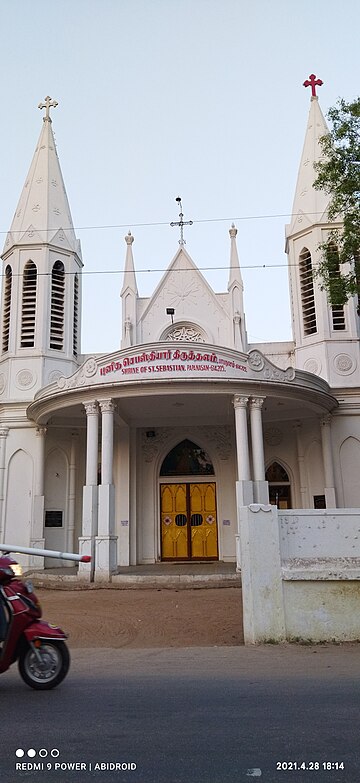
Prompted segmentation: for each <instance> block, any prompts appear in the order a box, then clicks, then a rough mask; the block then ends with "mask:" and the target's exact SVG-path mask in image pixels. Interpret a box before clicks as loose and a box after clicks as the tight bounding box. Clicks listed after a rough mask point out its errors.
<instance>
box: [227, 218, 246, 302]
mask: <svg viewBox="0 0 360 783" xmlns="http://www.w3.org/2000/svg"><path fill="white" fill-rule="evenodd" d="M229 235H230V270H229V282H228V291H230V288H231V287H232V285H233V284H234V283H236V284H237V285H240V287H241V289H242V291H243V290H244V284H243V281H242V277H241V270H240V263H239V256H238V251H237V244H236V236H237V228H236V227H235V223H232V224H231V228H230V229H229Z"/></svg>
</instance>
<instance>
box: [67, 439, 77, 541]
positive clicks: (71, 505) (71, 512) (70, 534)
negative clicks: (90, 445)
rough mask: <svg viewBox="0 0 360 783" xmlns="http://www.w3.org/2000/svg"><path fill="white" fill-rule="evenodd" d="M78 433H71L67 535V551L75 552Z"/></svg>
mask: <svg viewBox="0 0 360 783" xmlns="http://www.w3.org/2000/svg"><path fill="white" fill-rule="evenodd" d="M77 441H78V433H77V432H72V433H71V447H70V466H69V502H68V529H67V536H66V551H67V552H74V551H75V550H74V547H75V535H74V534H75V503H76V450H77Z"/></svg>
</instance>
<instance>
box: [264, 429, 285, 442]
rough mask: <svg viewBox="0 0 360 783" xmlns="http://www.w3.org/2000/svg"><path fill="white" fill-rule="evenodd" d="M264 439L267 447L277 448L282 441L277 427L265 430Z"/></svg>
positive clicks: (281, 435)
mask: <svg viewBox="0 0 360 783" xmlns="http://www.w3.org/2000/svg"><path fill="white" fill-rule="evenodd" d="M264 439H265V443H267V444H268V446H279V445H280V443H281V442H282V440H283V434H282V432H281V430H279V429H278V428H277V427H269V428H268V429H266V430H265V433H264Z"/></svg>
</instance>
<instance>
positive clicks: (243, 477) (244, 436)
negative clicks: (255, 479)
mask: <svg viewBox="0 0 360 783" xmlns="http://www.w3.org/2000/svg"><path fill="white" fill-rule="evenodd" d="M248 401H249V398H248V397H242V396H241V395H240V394H236V395H235V397H234V400H233V404H234V408H235V434H236V453H237V473H238V481H250V460H249V440H248V428H247V404H248Z"/></svg>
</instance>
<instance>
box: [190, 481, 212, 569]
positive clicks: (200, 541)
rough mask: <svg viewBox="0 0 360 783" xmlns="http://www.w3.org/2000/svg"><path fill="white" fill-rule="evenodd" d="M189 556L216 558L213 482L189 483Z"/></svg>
mask: <svg viewBox="0 0 360 783" xmlns="http://www.w3.org/2000/svg"><path fill="white" fill-rule="evenodd" d="M190 520H191V556H192V558H193V559H195V560H199V559H202V558H204V557H206V558H211V559H217V556H218V551H217V523H216V494H215V484H213V483H212V484H190Z"/></svg>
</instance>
